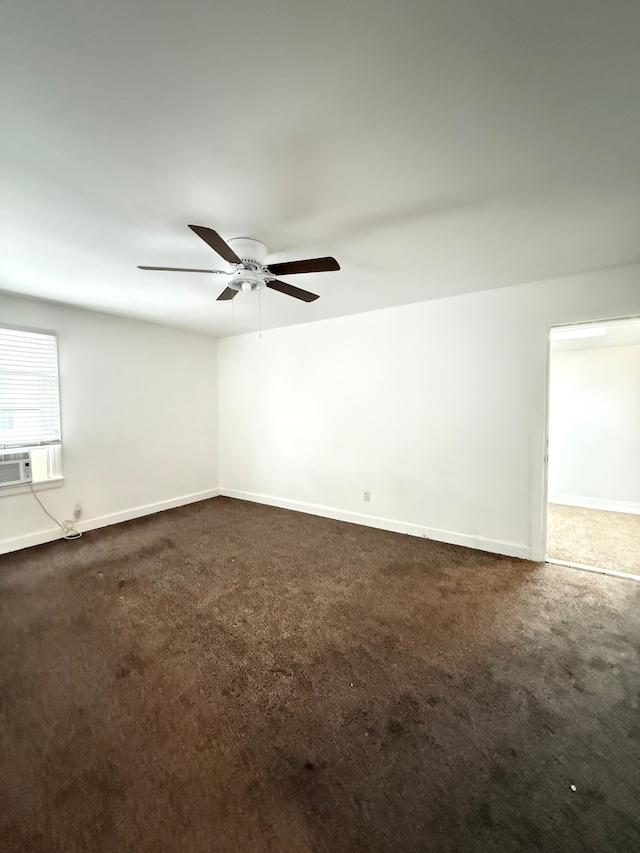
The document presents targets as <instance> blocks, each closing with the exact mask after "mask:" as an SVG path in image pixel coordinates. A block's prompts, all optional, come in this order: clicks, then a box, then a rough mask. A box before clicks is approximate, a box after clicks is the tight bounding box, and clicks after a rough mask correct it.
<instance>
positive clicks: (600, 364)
mask: <svg viewBox="0 0 640 853" xmlns="http://www.w3.org/2000/svg"><path fill="white" fill-rule="evenodd" d="M549 500H550V501H557V502H561V503H572V504H575V505H578V506H597V507H599V508H601V509H615V510H622V511H629V512H633V511H635V512H640V346H619V347H598V348H597V349H579V350H568V351H565V352H553V353H552V357H551V381H550V419H549Z"/></svg>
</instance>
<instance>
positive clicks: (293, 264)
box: [138, 225, 340, 302]
mask: <svg viewBox="0 0 640 853" xmlns="http://www.w3.org/2000/svg"><path fill="white" fill-rule="evenodd" d="M189 228H191V230H192V231H193V232H194V233H195V234H197V235H198V237H200V238H201V239H202V240H204V242H205V243H206V244H207V245H208V246H210V247H211V248H212V249H213V250H214V252H217V253H218V255H220V257H221V258H222V259H223V260H225V261H226V262H227V263H228V264H230V265H231V267H232V269H231V270H203V269H187V268H185V267H149V266H139V267H138V269H141V270H154V271H163V272H198V273H209V274H211V275H226V276H228V277H229V281H228V282H227V287H226V288H225V289H224V290H223V291H222V293H221V294H220V296H218V301H225V300H228V299H233V298H234V297H235V296H236V294H238V293H251V292H252V291H255V290H262V289H263V288H264V287H268V288H269V289H270V290H277V291H278V292H279V293H284V294H285V295H286V296H293V297H294V298H295V299H300V300H302V301H303V302H313V301H315V300H316V299H318V298H319V297H318V295H317V294H316V293H310V292H309V291H308V290H302V289H301V288H300V287H295V286H294V285H293V284H288V283H287V282H286V281H279V280H278V278H276V276H278V275H281V274H284V275H297V274H300V273H313V272H333V271H335V270H339V269H340V264H339V263H338V262H337V261H336V259H335V258H310V259H308V260H302V261H285V262H283V263H276V264H265V261H266V259H267V254H268V249H267V247H266V246H265V244H264V243H261V242H260V240H254V239H252V238H251V237H235V238H234V239H233V240H229V241H228V242H225V241H224V240H223V239H222V237H221V236H220V235H219V234H218V233H217V232H216V231H214V230H213V229H212V228H207V227H206V226H204V225H190V226H189Z"/></svg>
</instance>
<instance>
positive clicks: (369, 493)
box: [364, 492, 371, 501]
mask: <svg viewBox="0 0 640 853" xmlns="http://www.w3.org/2000/svg"><path fill="white" fill-rule="evenodd" d="M364 499H365V501H370V500H371V492H365V493H364Z"/></svg>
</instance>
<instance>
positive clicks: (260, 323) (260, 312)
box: [258, 289, 262, 338]
mask: <svg viewBox="0 0 640 853" xmlns="http://www.w3.org/2000/svg"><path fill="white" fill-rule="evenodd" d="M261 293H262V290H261V289H260V290H258V330H259V332H260V334H259V335H258V337H259V338H261V337H262V300H261V298H260V294H261Z"/></svg>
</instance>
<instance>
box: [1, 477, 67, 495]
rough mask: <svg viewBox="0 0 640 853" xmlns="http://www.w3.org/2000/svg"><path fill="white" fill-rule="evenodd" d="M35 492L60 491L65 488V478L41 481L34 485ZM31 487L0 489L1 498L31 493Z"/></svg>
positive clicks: (21, 486)
mask: <svg viewBox="0 0 640 853" xmlns="http://www.w3.org/2000/svg"><path fill="white" fill-rule="evenodd" d="M31 485H32V486H33V490H34V492H39V491H41V490H43V489H59V488H60V486H64V477H52V478H51V480H41V481H40V482H39V483H32V484H31ZM30 491H31V489H30V488H29V486H23V485H20V486H6V487H5V488H3V489H0V498H5V497H9V495H24V494H27V492H30Z"/></svg>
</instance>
